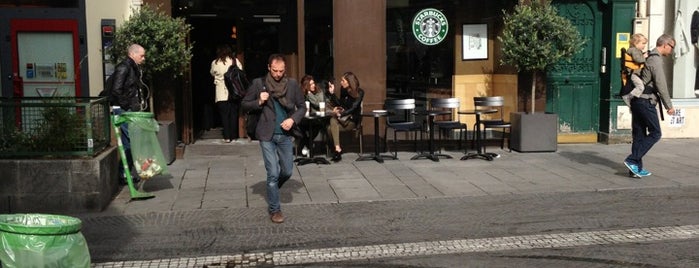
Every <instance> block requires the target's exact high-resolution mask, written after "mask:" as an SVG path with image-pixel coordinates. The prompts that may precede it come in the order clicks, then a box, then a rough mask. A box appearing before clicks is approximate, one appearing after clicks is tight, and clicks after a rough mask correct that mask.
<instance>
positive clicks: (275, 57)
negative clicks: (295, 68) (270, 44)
mask: <svg viewBox="0 0 699 268" xmlns="http://www.w3.org/2000/svg"><path fill="white" fill-rule="evenodd" d="M275 60H278V61H281V62H284V63H286V58H284V54H280V53H275V54H272V55H269V59H268V60H267V64H272V62H273V61H275Z"/></svg>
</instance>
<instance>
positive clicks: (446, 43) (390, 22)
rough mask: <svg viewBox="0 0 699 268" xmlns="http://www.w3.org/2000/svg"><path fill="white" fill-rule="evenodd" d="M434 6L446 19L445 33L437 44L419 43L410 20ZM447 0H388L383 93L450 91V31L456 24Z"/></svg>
mask: <svg viewBox="0 0 699 268" xmlns="http://www.w3.org/2000/svg"><path fill="white" fill-rule="evenodd" d="M425 8H435V9H438V10H440V11H441V12H443V13H444V15H445V16H446V17H447V19H448V20H450V25H449V30H448V33H447V37H446V38H445V39H444V40H443V41H442V42H440V43H439V44H437V45H431V46H429V45H424V44H422V43H420V42H419V41H418V40H417V39H416V38H415V36H414V35H413V32H412V20H413V18H414V16H415V15H416V14H417V13H418V12H419V11H420V10H422V9H425ZM450 10H453V4H451V2H450V1H430V2H427V3H425V2H408V1H401V0H389V1H388V2H387V9H386V12H387V13H386V48H387V51H386V56H387V62H386V68H387V70H386V74H387V77H386V83H387V89H386V94H387V97H389V98H415V99H416V100H417V101H418V105H419V106H420V105H424V100H425V99H426V98H434V97H449V96H451V95H452V90H451V87H452V76H453V74H454V60H453V59H454V41H453V38H454V35H455V31H456V28H455V27H454V25H453V23H451V22H452V21H453V20H454V18H453V16H452V14H451V12H449V11H450Z"/></svg>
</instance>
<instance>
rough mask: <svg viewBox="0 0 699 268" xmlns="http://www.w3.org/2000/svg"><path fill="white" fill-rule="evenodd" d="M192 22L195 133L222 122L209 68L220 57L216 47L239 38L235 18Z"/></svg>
mask: <svg viewBox="0 0 699 268" xmlns="http://www.w3.org/2000/svg"><path fill="white" fill-rule="evenodd" d="M189 23H190V24H191V25H192V28H193V29H192V32H191V42H192V54H193V56H192V97H191V100H192V113H193V116H192V119H193V121H194V122H193V127H194V130H195V132H194V133H195V136H198V135H197V133H199V132H201V130H209V129H212V128H216V127H218V126H220V125H221V119H220V117H219V115H218V111H216V105H215V104H214V102H215V97H216V92H215V89H214V83H213V77H211V73H210V72H209V70H210V69H211V61H213V60H214V59H215V58H216V46H218V45H219V44H228V45H230V46H232V47H233V48H234V51H235V49H236V46H237V41H236V40H235V39H233V38H231V29H232V28H233V27H235V26H236V21H235V19H221V18H207V17H203V18H199V17H193V18H189Z"/></svg>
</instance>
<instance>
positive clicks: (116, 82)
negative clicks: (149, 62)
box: [109, 44, 148, 112]
mask: <svg viewBox="0 0 699 268" xmlns="http://www.w3.org/2000/svg"><path fill="white" fill-rule="evenodd" d="M128 53H129V54H128V57H127V58H126V59H125V60H124V61H122V62H121V63H119V64H118V65H117V66H116V68H115V69H114V73H113V74H112V75H113V76H114V79H113V84H112V91H111V96H110V99H109V100H110V102H111V103H112V105H113V106H119V107H121V109H122V110H123V111H130V112H139V111H144V110H146V108H147V103H148V100H147V96H144V95H145V94H144V93H145V92H142V90H141V89H142V88H144V84H143V82H142V81H141V76H142V74H143V73H142V72H141V68H140V67H139V65H141V64H142V63H143V62H144V61H145V60H146V50H145V49H144V48H143V47H142V46H140V45H138V44H133V45H131V46H129V49H128Z"/></svg>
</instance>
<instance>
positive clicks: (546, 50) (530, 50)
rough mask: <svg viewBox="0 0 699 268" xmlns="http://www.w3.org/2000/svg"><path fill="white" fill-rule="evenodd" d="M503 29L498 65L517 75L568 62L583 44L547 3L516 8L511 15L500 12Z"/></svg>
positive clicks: (538, 2)
mask: <svg viewBox="0 0 699 268" xmlns="http://www.w3.org/2000/svg"><path fill="white" fill-rule="evenodd" d="M503 15H504V28H503V32H502V35H501V36H498V40H500V42H502V52H503V57H502V59H501V61H500V64H503V65H511V66H513V67H515V68H517V70H519V71H523V70H524V71H535V70H545V69H546V68H548V67H549V66H551V65H553V64H556V63H558V62H559V61H561V60H570V59H571V58H572V57H573V55H575V54H576V53H578V52H579V51H580V50H581V49H582V45H583V44H584V40H583V39H582V37H581V36H580V33H579V32H578V30H577V28H576V27H575V26H574V25H573V24H572V23H571V22H570V21H569V20H568V19H566V18H564V17H562V16H559V15H558V13H557V11H556V8H555V7H553V6H551V4H550V0H547V1H532V3H531V4H529V5H526V4H522V3H521V2H520V4H518V5H517V6H515V9H514V11H513V12H512V13H509V14H508V13H507V12H506V11H504V10H503Z"/></svg>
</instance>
